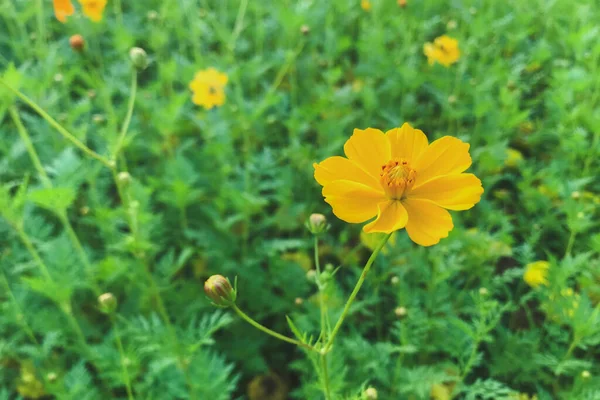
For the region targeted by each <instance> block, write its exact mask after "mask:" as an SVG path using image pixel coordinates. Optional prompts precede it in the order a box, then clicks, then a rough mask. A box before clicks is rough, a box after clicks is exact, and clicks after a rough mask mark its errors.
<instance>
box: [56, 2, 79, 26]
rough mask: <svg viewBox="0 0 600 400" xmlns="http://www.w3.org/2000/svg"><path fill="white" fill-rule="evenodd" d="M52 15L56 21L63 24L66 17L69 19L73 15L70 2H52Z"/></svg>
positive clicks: (73, 11)
mask: <svg viewBox="0 0 600 400" xmlns="http://www.w3.org/2000/svg"><path fill="white" fill-rule="evenodd" d="M53 5H54V15H55V16H56V19H57V20H59V21H60V22H62V23H63V24H64V23H65V22H67V17H70V16H71V15H73V14H74V13H75V8H74V7H73V4H72V3H71V0H53Z"/></svg>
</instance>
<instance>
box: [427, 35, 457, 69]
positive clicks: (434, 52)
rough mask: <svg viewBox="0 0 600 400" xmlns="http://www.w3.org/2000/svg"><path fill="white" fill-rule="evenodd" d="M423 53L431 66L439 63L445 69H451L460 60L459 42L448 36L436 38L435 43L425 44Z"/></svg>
mask: <svg viewBox="0 0 600 400" xmlns="http://www.w3.org/2000/svg"><path fill="white" fill-rule="evenodd" d="M423 52H424V53H425V55H426V56H427V61H428V62H429V64H430V65H431V64H433V63H435V62H438V63H440V64H442V65H443V66H444V67H449V66H450V65H452V64H454V63H455V62H457V61H458V59H459V58H460V50H459V49H458V40H456V39H453V38H451V37H449V36H446V35H443V36H440V37H438V38H436V39H435V40H434V41H433V43H425V45H424V46H423Z"/></svg>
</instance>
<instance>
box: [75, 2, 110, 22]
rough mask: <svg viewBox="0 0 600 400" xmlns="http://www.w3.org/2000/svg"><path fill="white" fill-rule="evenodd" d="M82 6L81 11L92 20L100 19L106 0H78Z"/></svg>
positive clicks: (97, 20)
mask: <svg viewBox="0 0 600 400" xmlns="http://www.w3.org/2000/svg"><path fill="white" fill-rule="evenodd" d="M79 4H81V6H82V7H83V13H84V14H85V16H86V17H88V18H89V19H91V20H92V21H94V22H99V21H101V20H102V12H104V7H106V0H79Z"/></svg>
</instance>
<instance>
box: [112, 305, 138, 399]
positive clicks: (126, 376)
mask: <svg viewBox="0 0 600 400" xmlns="http://www.w3.org/2000/svg"><path fill="white" fill-rule="evenodd" d="M110 320H111V322H112V325H113V326H114V328H115V341H116V342H117V349H118V350H119V357H120V358H121V369H122V371H123V380H124V381H125V389H126V390H127V398H128V399H129V400H134V397H133V392H132V391H131V381H130V378H129V372H128V371H127V366H126V365H125V351H124V350H123V342H121V333H120V332H119V327H118V326H117V321H115V317H114V316H113V315H111V316H110Z"/></svg>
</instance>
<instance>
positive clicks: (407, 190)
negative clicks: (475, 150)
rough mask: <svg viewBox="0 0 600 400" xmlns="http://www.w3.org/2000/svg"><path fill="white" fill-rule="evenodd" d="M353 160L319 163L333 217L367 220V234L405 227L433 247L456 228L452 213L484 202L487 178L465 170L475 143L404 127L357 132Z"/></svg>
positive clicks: (351, 143)
mask: <svg viewBox="0 0 600 400" xmlns="http://www.w3.org/2000/svg"><path fill="white" fill-rule="evenodd" d="M344 152H345V153H346V157H347V158H345V157H329V158H327V159H326V160H324V161H322V162H321V163H319V164H316V163H315V164H313V166H314V168H315V179H316V180H317V182H318V183H319V184H320V185H322V186H323V196H324V197H325V201H326V202H327V203H329V204H330V205H331V207H332V208H333V213H334V214H335V215H336V216H337V217H338V218H339V219H342V220H344V221H346V222H350V223H362V222H365V221H367V220H369V219H371V218H373V217H376V218H375V219H374V220H373V221H371V222H370V223H368V224H367V225H365V226H364V228H363V230H364V231H365V232H367V233H372V232H383V233H391V232H394V231H397V230H399V229H402V228H405V227H406V231H407V233H408V236H409V237H410V238H411V239H412V241H413V242H415V243H417V244H420V245H422V246H431V245H434V244H436V243H438V242H439V241H440V239H441V238H444V237H447V236H448V232H450V231H451V230H452V228H453V227H454V225H453V223H452V217H451V216H450V213H448V211H446V210H468V209H470V208H471V207H473V206H474V205H475V204H476V203H477V202H479V200H480V198H481V194H482V193H483V187H482V186H481V181H480V180H479V179H478V178H477V177H476V176H475V175H473V174H465V173H463V172H464V171H465V170H466V169H467V168H469V166H470V165H471V156H470V155H469V145H468V144H467V143H463V142H462V141H460V140H459V139H457V138H454V137H450V136H444V137H442V138H440V139H438V140H436V141H434V142H432V143H431V144H429V141H428V140H427V137H426V136H425V134H424V133H423V132H422V131H420V130H418V129H414V128H413V127H411V126H410V125H409V124H404V125H402V127H401V128H395V129H392V130H390V131H388V132H387V133H383V132H382V131H380V130H379V129H373V128H368V129H365V130H362V129H355V130H354V134H353V135H352V137H351V138H350V139H348V141H346V144H345V145H344Z"/></svg>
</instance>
